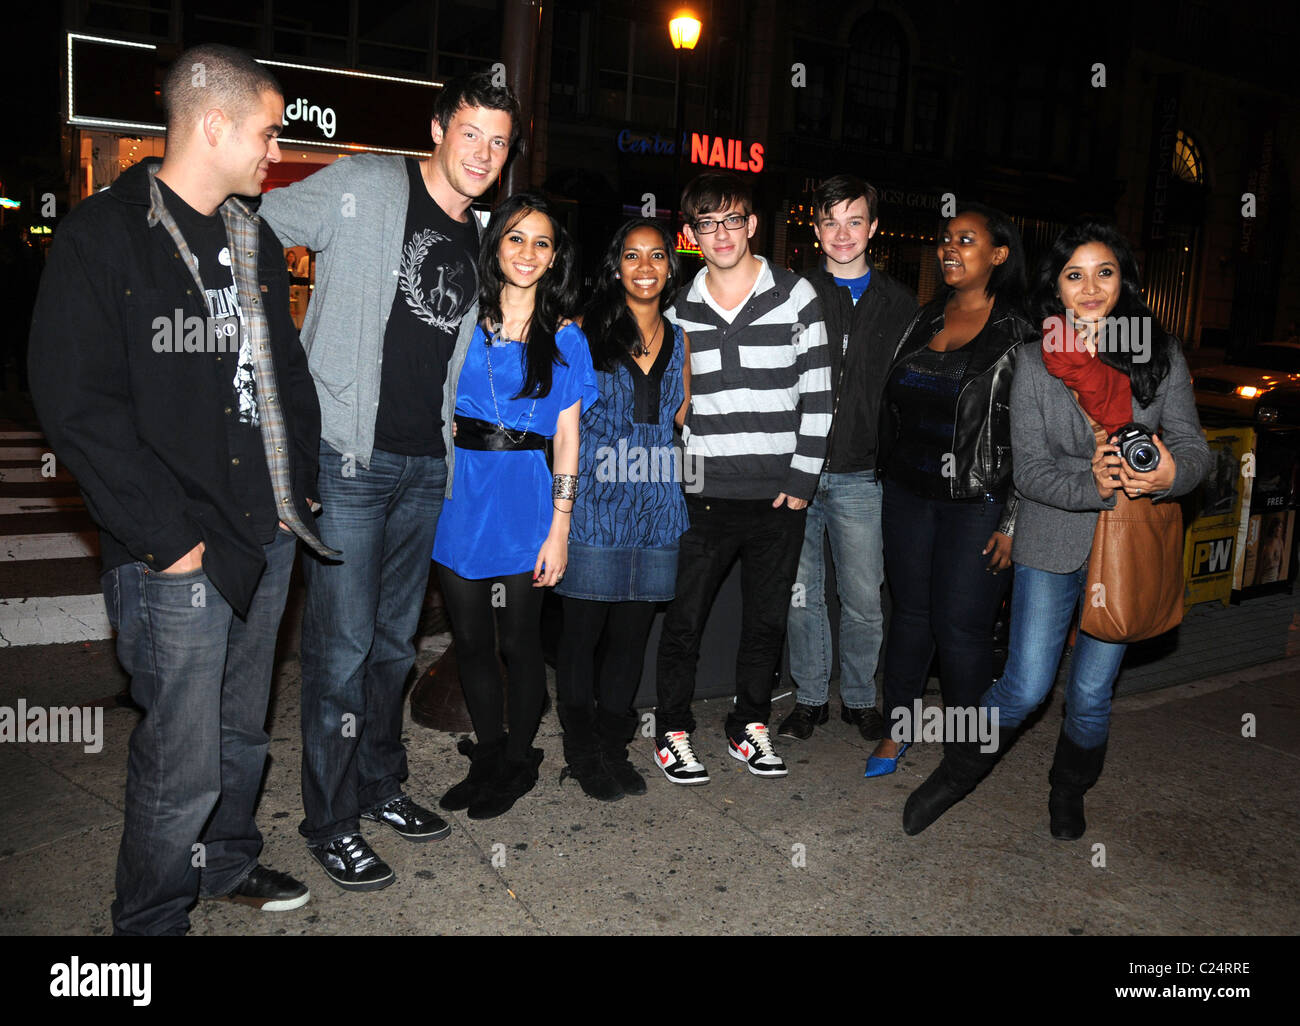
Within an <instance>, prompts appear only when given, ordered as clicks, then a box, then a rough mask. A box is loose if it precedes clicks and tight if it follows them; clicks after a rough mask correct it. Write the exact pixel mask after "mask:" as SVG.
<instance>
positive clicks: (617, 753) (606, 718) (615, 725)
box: [596, 709, 646, 794]
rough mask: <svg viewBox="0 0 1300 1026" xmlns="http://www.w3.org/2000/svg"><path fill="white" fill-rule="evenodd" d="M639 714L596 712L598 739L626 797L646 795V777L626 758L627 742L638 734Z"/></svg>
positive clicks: (598, 710)
mask: <svg viewBox="0 0 1300 1026" xmlns="http://www.w3.org/2000/svg"><path fill="white" fill-rule="evenodd" d="M637 723H638V720H637V715H636V713H627V714H625V715H621V716H620V715H619V714H618V713H612V712H607V711H606V710H604V709H597V710H596V739H597V742H598V744H599V745H600V755H601V758H602V759H603V760H604V762H605V768H606V769H607V770H608V771H609V773H610V774H611V775H612V776H613V778H614V779H615V780H617V781H618V786H619V787H621V788H622V789H623V793H624V794H645V790H646V788H645V777H643V776H641V774H640V773H638V772H637V771H636V767H635V766H633V765H632V763H631V760H629V759H628V757H627V742H628V739H629V738H630V737H631V736H632V735H633V734H634V733H636V725H637Z"/></svg>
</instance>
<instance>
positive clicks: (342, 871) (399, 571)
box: [261, 74, 520, 891]
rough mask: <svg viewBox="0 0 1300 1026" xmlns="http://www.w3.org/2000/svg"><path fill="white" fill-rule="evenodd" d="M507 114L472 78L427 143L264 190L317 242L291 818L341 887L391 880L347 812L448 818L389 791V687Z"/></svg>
mask: <svg viewBox="0 0 1300 1026" xmlns="http://www.w3.org/2000/svg"><path fill="white" fill-rule="evenodd" d="M519 123H520V117H519V104H518V101H517V100H516V99H515V97H514V95H513V94H512V93H511V92H510V91H509V90H508V89H505V88H503V87H499V86H495V85H494V84H493V83H492V79H491V76H489V75H486V74H480V75H474V76H470V77H469V78H466V79H464V80H461V81H459V82H453V83H449V84H448V85H447V86H445V87H444V88H443V90H442V92H441V93H440V94H439V97H438V100H437V103H436V104H435V107H434V115H433V122H432V126H431V133H432V138H433V145H434V150H433V155H432V156H430V157H428V158H426V159H424V160H423V161H416V160H414V159H409V158H402V157H391V156H380V155H374V154H366V155H362V156H356V157H344V158H342V159H341V160H339V161H337V162H336V163H334V164H332V165H330V166H329V167H327V168H324V169H323V170H321V171H318V172H317V173H316V174H314V175H312V176H311V177H309V178H307V179H305V180H303V181H301V182H298V183H296V184H295V185H292V186H289V187H288V188H285V189H277V190H275V191H273V192H271V193H269V194H268V195H267V196H266V197H265V199H264V200H263V202H262V208H261V213H262V216H263V217H264V218H265V219H266V221H267V222H268V223H269V224H271V225H272V226H273V227H274V229H275V231H276V233H277V234H278V235H279V236H280V238H281V239H282V240H283V241H284V243H285V245H287V246H289V245H302V246H307V247H308V248H309V249H312V250H314V251H315V252H316V253H317V254H318V256H317V264H316V268H317V271H316V287H315V290H314V292H313V296H312V301H311V305H310V306H309V308H308V310H307V318H306V321H305V323H304V324H303V330H302V341H303V346H304V348H305V349H306V351H307V358H308V363H309V366H310V368H311V373H312V377H313V379H314V380H315V383H316V391H317V394H318V395H319V398H320V405H321V449H320V498H321V502H322V503H323V504H324V512H323V513H322V515H321V518H320V521H319V527H320V533H321V536H322V538H324V539H325V540H326V542H327V544H330V545H332V546H334V547H335V548H337V549H341V550H342V551H343V553H344V556H343V562H342V563H327V562H324V561H322V560H317V559H312V558H307V559H305V561H304V564H303V569H304V576H305V578H306V584H307V601H306V609H305V611H304V615H303V626H302V677H303V682H302V734H303V746H302V747H303V754H302V791H303V812H304V818H303V821H302V824H301V825H300V826H299V828H298V829H299V832H300V833H301V834H302V835H303V836H304V837H305V838H306V839H307V845H308V850H309V851H310V852H311V853H312V855H313V856H314V857H315V858H316V860H317V861H318V862H319V863H320V864H321V867H322V868H323V869H324V870H325V873H326V874H327V875H328V876H329V877H330V879H332V880H333V881H334V882H335V883H336V884H338V885H339V886H340V887H342V888H344V889H347V890H358V891H362V890H378V889H379V888H382V887H387V886H388V885H389V884H391V883H392V882H393V880H394V875H393V872H392V870H391V869H390V868H389V867H388V865H387V864H386V863H385V862H384V861H383V860H382V859H381V858H380V857H379V856H378V855H377V854H376V853H375V852H374V851H373V849H371V847H370V845H369V844H368V843H367V842H366V840H365V839H364V838H363V837H362V836H361V834H360V819H362V818H364V819H368V820H373V821H377V822H380V823H385V824H387V825H388V826H390V827H392V828H393V829H394V830H395V831H396V832H397V833H398V834H400V835H401V836H403V837H405V838H407V839H408V840H412V841H429V840H434V839H437V838H440V837H445V836H446V835H447V834H448V833H449V832H450V829H451V828H450V827H449V826H448V825H447V824H446V823H445V822H444V821H443V820H442V819H441V818H440V817H438V816H437V815H435V814H434V813H433V812H431V811H429V810H428V809H425V808H423V807H421V806H420V805H418V804H416V803H415V802H414V801H412V800H411V799H410V798H409V797H407V796H406V795H405V794H403V793H402V787H401V785H402V781H403V780H405V779H406V776H407V767H406V751H405V749H404V748H403V746H402V743H401V726H402V689H403V685H404V684H405V681H406V675H407V673H408V672H409V671H410V668H411V665H412V663H413V661H414V658H415V647H414V636H415V630H416V627H417V625H418V620H419V615H420V610H421V608H422V606H423V598H424V593H425V590H426V588H427V587H428V581H429V567H430V565H431V564H430V557H431V554H432V552H433V536H434V531H435V528H436V526H437V522H438V513H439V511H440V510H441V508H442V499H443V492H444V489H445V487H446V485H447V472H448V468H447V458H448V456H449V455H450V453H449V451H448V443H447V441H446V436H445V431H444V428H445V425H444V423H443V422H444V420H445V419H447V416H448V414H447V409H446V406H445V401H446V400H445V396H446V394H447V392H448V390H449V389H454V384H455V382H454V375H452V374H450V373H449V371H448V365H449V363H450V362H451V360H452V354H453V351H454V349H455V347H456V342H457V337H458V332H459V329H460V326H461V322H462V320H463V319H464V318H465V317H466V316H467V315H469V316H472V310H473V309H474V308H475V306H474V301H475V299H476V298H477V293H478V282H477V272H476V269H475V267H476V263H477V258H478V230H477V223H476V222H475V221H474V219H473V215H472V214H471V212H470V203H471V202H472V201H473V200H474V199H476V198H477V197H479V196H481V195H483V193H485V192H486V191H487V190H488V188H489V187H490V186H491V185H492V184H493V183H494V182H495V181H496V180H497V178H498V176H499V174H500V172H501V169H502V167H503V166H504V165H505V162H506V158H507V156H508V155H509V153H510V150H511V149H512V147H513V146H514V144H515V142H516V141H517V139H518V134H519Z"/></svg>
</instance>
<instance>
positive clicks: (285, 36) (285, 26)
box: [271, 0, 350, 65]
mask: <svg viewBox="0 0 1300 1026" xmlns="http://www.w3.org/2000/svg"><path fill="white" fill-rule="evenodd" d="M348 8H349V3H348V0H275V3H274V6H273V7H272V22H271V28H272V33H273V34H272V41H271V42H272V47H273V48H274V50H275V52H276V53H277V54H279V55H282V56H287V57H297V58H300V59H302V60H307V61H311V62H312V63H317V64H340V65H346V64H348V63H349V61H348V30H349V23H350V15H349V10H348Z"/></svg>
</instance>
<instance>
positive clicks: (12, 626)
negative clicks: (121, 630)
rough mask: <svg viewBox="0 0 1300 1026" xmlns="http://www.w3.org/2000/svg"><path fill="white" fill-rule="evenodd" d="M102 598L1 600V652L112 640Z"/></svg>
mask: <svg viewBox="0 0 1300 1026" xmlns="http://www.w3.org/2000/svg"><path fill="white" fill-rule="evenodd" d="M112 636H113V629H112V627H110V626H109V623H108V613H107V611H106V610H105V609H104V597H103V596H102V595H56V596H54V597H52V598H29V599H0V648H3V647H15V646H18V645H62V644H67V643H68V642H70V641H100V640H102V639H104V638H111V637H112Z"/></svg>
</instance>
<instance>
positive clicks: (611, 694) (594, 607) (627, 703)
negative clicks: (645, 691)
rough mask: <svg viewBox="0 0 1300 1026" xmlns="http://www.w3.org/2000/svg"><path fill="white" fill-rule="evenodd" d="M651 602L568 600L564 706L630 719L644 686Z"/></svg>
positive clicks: (558, 677) (559, 668)
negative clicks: (643, 676) (597, 709)
mask: <svg viewBox="0 0 1300 1026" xmlns="http://www.w3.org/2000/svg"><path fill="white" fill-rule="evenodd" d="M656 608H657V607H656V605H655V603H653V602H595V601H591V600H589V599H575V598H567V597H566V598H565V599H564V633H563V634H561V635H560V652H559V660H558V662H557V663H556V667H555V690H556V696H557V698H558V700H559V703H560V705H563V706H582V707H584V708H587V709H594V708H596V707H597V706H599V707H600V708H601V709H603V710H604V711H605V712H607V713H611V714H613V715H616V716H626V715H627V714H628V713H630V712H631V711H632V700H633V699H634V698H635V697H636V689H637V686H638V685H639V684H640V683H641V670H642V667H643V666H644V664H645V643H646V640H647V639H648V638H649V636H650V625H651V624H652V623H654V618H655V609H656Z"/></svg>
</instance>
